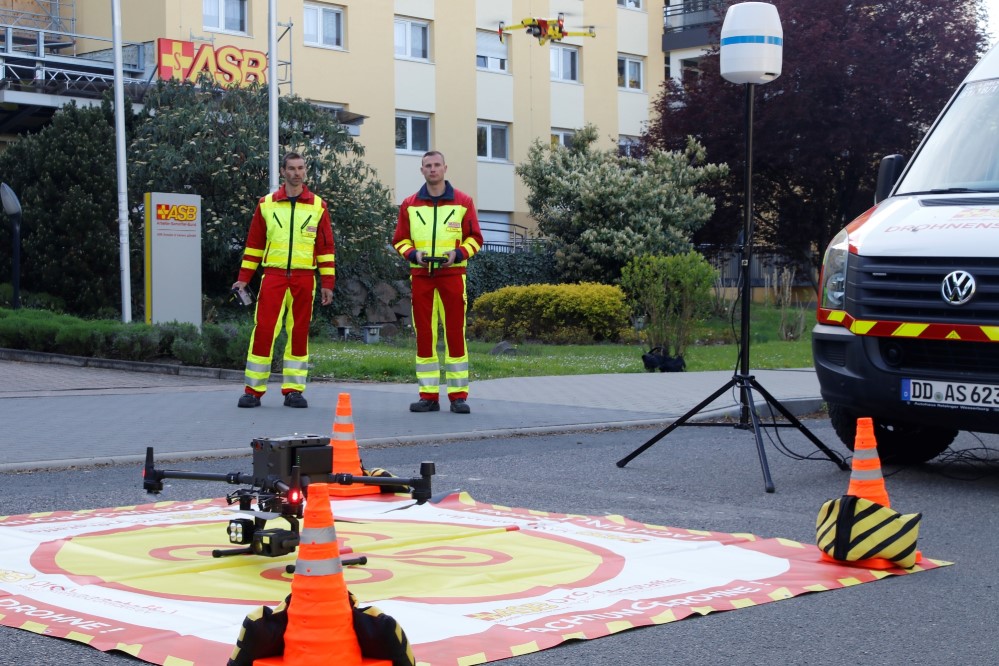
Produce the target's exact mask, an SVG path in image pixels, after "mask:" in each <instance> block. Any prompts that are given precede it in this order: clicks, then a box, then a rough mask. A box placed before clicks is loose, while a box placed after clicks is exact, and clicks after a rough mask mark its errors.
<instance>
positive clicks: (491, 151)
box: [476, 123, 510, 160]
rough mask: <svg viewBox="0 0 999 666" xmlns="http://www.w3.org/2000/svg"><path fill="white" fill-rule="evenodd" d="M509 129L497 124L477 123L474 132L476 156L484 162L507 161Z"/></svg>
mask: <svg viewBox="0 0 999 666" xmlns="http://www.w3.org/2000/svg"><path fill="white" fill-rule="evenodd" d="M508 142H509V127H508V126H506V125H501V124H498V123H479V126H478V128H477V131H476V146H477V150H478V152H477V154H478V156H479V157H480V158H482V159H484V160H507V159H509V156H510V151H509V150H508V149H507V145H508Z"/></svg>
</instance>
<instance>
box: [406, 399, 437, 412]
mask: <svg viewBox="0 0 999 666" xmlns="http://www.w3.org/2000/svg"><path fill="white" fill-rule="evenodd" d="M409 411H411V412H439V411H441V403H439V402H438V401H436V400H427V399H426V398H420V399H419V401H418V402H411V403H409Z"/></svg>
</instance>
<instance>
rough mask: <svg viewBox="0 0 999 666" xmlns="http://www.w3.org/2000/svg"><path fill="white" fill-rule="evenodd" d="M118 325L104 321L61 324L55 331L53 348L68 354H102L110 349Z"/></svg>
mask: <svg viewBox="0 0 999 666" xmlns="http://www.w3.org/2000/svg"><path fill="white" fill-rule="evenodd" d="M118 328H119V326H118V325H112V326H108V325H106V324H104V322H83V321H81V322H79V323H71V324H69V325H66V326H63V327H62V328H60V329H59V332H58V333H56V338H55V348H56V350H57V351H58V352H59V353H60V354H69V355H70V356H91V357H92V356H104V355H106V354H107V353H108V352H109V351H110V349H111V339H112V337H113V335H114V331H116V330H117V329H118Z"/></svg>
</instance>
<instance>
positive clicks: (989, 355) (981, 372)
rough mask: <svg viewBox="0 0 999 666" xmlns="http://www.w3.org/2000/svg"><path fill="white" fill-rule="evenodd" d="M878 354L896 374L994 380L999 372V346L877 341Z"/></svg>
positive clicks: (923, 341)
mask: <svg viewBox="0 0 999 666" xmlns="http://www.w3.org/2000/svg"><path fill="white" fill-rule="evenodd" d="M878 351H879V352H880V353H881V359H882V360H883V361H884V363H885V364H886V365H887V366H888V367H890V368H892V369H893V370H900V371H922V370H933V371H940V372H945V373H948V374H955V373H956V374H960V375H965V376H966V377H970V378H975V377H979V378H981V377H991V378H992V379H994V378H995V377H996V376H997V371H999V344H994V343H990V342H961V343H957V344H955V343H954V342H953V341H951V340H921V339H919V338H878Z"/></svg>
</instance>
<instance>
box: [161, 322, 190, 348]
mask: <svg viewBox="0 0 999 666" xmlns="http://www.w3.org/2000/svg"><path fill="white" fill-rule="evenodd" d="M156 328H157V330H159V332H160V348H159V355H160V356H170V355H171V354H172V353H173V345H174V343H175V342H176V341H177V340H186V341H192V340H197V339H198V337H199V334H198V327H197V326H195V325H194V324H192V323H190V322H178V321H168V322H163V323H161V324H156Z"/></svg>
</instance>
